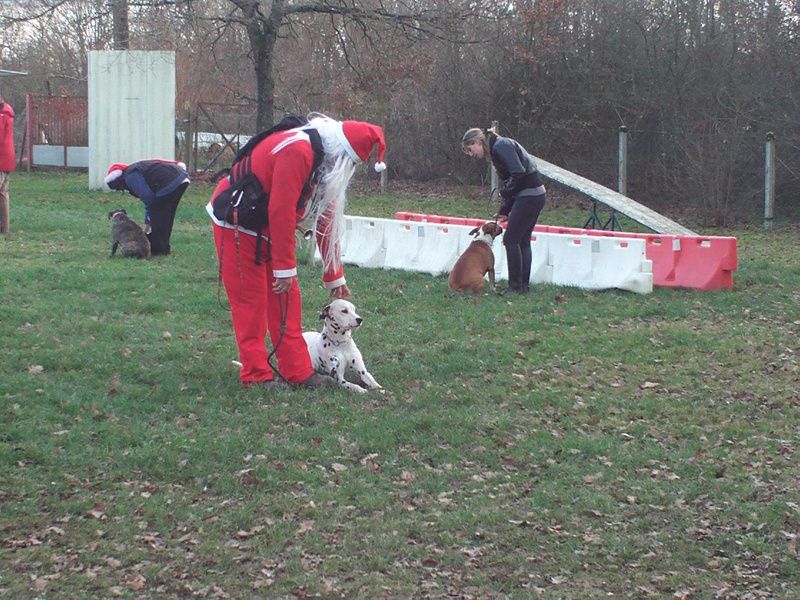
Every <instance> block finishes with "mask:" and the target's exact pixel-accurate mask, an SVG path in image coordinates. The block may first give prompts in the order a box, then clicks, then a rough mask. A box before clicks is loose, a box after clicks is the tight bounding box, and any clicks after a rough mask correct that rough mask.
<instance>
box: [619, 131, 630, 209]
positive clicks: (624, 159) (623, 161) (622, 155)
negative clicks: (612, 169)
mask: <svg viewBox="0 0 800 600" xmlns="http://www.w3.org/2000/svg"><path fill="white" fill-rule="evenodd" d="M617 191H618V192H619V193H620V194H622V195H623V196H627V195H628V128H627V127H625V125H621V126H620V128H619V148H618V150H617Z"/></svg>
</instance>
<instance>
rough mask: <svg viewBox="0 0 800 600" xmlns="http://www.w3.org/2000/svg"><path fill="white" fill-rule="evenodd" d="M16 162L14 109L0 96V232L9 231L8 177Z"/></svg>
mask: <svg viewBox="0 0 800 600" xmlns="http://www.w3.org/2000/svg"><path fill="white" fill-rule="evenodd" d="M14 163H15V158H14V109H12V108H11V105H10V104H7V103H6V102H4V101H3V98H2V97H0V233H8V219H9V214H10V213H11V208H10V200H9V196H8V179H9V177H10V176H11V173H12V172H13V171H14V167H15V164H14Z"/></svg>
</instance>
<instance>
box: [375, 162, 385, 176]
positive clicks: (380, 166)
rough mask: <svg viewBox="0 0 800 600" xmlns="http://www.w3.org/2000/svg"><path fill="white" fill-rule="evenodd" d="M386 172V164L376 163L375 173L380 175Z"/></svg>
mask: <svg viewBox="0 0 800 600" xmlns="http://www.w3.org/2000/svg"><path fill="white" fill-rule="evenodd" d="M385 170H386V163H383V162H376V163H375V172H376V173H380V172H382V171H385Z"/></svg>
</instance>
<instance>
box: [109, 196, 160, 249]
mask: <svg viewBox="0 0 800 600" xmlns="http://www.w3.org/2000/svg"><path fill="white" fill-rule="evenodd" d="M108 218H109V219H110V220H111V256H114V254H116V252H117V248H119V249H120V252H121V253H122V256H129V257H134V258H150V240H148V239H147V236H146V235H145V233H144V231H142V228H141V227H139V226H138V225H137V224H136V223H134V222H133V221H131V219H130V218H129V217H128V213H127V212H125V209H123V208H118V209H117V210H112V211H111V212H110V213H108Z"/></svg>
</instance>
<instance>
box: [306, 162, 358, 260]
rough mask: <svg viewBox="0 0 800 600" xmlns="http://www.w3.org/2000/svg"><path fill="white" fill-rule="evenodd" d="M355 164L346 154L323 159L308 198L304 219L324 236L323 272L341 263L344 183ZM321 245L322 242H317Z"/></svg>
mask: <svg viewBox="0 0 800 600" xmlns="http://www.w3.org/2000/svg"><path fill="white" fill-rule="evenodd" d="M355 168H356V165H355V163H354V162H353V161H352V160H351V159H350V157H349V156H347V154H340V155H338V156H337V157H335V158H333V159H332V160H329V158H328V156H326V159H325V161H324V162H323V163H322V166H321V167H320V173H319V181H318V182H317V185H316V188H315V189H314V192H313V193H312V194H311V198H310V199H309V201H308V207H307V208H306V212H305V215H304V216H303V222H305V223H313V224H314V226H313V230H314V233H315V234H316V235H317V236H319V235H320V234H321V232H322V234H321V235H323V236H324V237H326V238H327V242H328V243H327V244H326V250H327V252H324V253H323V256H322V268H323V270H324V271H328V270H337V269H339V268H340V267H341V266H342V265H341V257H340V252H339V242H340V241H341V239H342V234H343V233H344V222H345V220H344V210H345V205H346V204H347V196H346V192H347V186H348V185H349V184H350V179H351V178H352V177H353V173H355ZM320 247H322V244H320Z"/></svg>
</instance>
